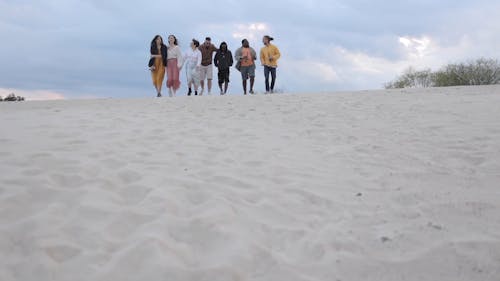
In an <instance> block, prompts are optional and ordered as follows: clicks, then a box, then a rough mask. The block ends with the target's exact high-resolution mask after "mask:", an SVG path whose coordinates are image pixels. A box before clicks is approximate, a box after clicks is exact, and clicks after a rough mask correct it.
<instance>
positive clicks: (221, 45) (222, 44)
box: [219, 42, 228, 51]
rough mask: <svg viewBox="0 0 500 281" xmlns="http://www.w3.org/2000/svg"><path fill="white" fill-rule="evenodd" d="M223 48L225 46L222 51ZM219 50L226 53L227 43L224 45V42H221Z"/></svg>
mask: <svg viewBox="0 0 500 281" xmlns="http://www.w3.org/2000/svg"><path fill="white" fill-rule="evenodd" d="M223 46H226V48H225V49H223V48H222V47H223ZM219 50H221V51H222V50H223V51H227V50H228V47H227V43H226V42H222V43H220V47H219Z"/></svg>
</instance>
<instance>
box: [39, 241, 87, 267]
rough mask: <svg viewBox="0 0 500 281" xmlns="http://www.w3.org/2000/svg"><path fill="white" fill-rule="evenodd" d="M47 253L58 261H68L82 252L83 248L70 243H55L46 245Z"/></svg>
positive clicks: (45, 250)
mask: <svg viewBox="0 0 500 281" xmlns="http://www.w3.org/2000/svg"><path fill="white" fill-rule="evenodd" d="M43 250H44V252H45V254H47V256H49V257H50V258H51V259H52V260H54V261H55V262H57V263H63V262H65V261H68V260H70V259H72V258H74V257H76V256H78V255H79V254H80V253H81V250H80V249H78V248H76V247H72V246H69V245H54V246H50V247H45V248H44V249H43Z"/></svg>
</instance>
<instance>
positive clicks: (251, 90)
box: [250, 76, 255, 95]
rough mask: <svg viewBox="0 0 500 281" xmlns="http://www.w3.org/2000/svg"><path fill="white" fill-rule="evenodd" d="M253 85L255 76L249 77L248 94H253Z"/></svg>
mask: <svg viewBox="0 0 500 281" xmlns="http://www.w3.org/2000/svg"><path fill="white" fill-rule="evenodd" d="M254 84H255V76H250V94H252V95H253V94H254V91H253V85H254Z"/></svg>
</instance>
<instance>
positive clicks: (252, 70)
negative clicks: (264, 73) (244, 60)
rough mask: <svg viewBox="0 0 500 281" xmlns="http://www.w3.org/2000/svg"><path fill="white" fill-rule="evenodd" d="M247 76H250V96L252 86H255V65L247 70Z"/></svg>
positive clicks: (252, 92)
mask: <svg viewBox="0 0 500 281" xmlns="http://www.w3.org/2000/svg"><path fill="white" fill-rule="evenodd" d="M248 76H250V94H254V91H253V85H254V84H255V65H253V66H250V67H249V68H248Z"/></svg>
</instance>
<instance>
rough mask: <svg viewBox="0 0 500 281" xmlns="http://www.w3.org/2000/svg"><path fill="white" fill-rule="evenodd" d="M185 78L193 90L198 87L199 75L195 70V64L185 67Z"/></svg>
mask: <svg viewBox="0 0 500 281" xmlns="http://www.w3.org/2000/svg"><path fill="white" fill-rule="evenodd" d="M186 78H187V82H188V84H189V83H193V84H194V86H195V88H198V86H199V85H200V73H199V71H198V70H197V69H196V64H193V63H189V64H188V65H187V66H186Z"/></svg>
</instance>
